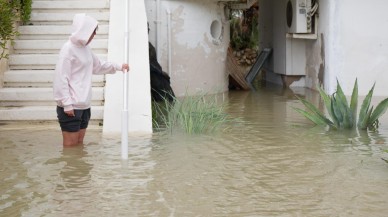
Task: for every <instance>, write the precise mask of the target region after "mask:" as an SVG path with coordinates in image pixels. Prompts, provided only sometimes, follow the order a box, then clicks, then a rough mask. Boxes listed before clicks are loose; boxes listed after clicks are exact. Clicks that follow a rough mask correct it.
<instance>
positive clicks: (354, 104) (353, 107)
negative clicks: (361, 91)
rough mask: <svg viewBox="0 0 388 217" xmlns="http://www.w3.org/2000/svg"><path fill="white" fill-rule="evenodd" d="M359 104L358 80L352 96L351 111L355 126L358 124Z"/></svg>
mask: <svg viewBox="0 0 388 217" xmlns="http://www.w3.org/2000/svg"><path fill="white" fill-rule="evenodd" d="M357 106H358V82H357V79H356V81H355V82H354V87H353V92H352V98H351V99H350V111H351V112H352V118H353V126H356V124H357Z"/></svg>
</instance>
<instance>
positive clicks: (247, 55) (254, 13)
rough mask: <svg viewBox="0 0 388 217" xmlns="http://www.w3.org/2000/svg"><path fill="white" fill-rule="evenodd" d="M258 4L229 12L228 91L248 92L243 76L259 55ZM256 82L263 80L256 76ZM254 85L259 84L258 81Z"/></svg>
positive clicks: (248, 87)
mask: <svg viewBox="0 0 388 217" xmlns="http://www.w3.org/2000/svg"><path fill="white" fill-rule="evenodd" d="M259 50H260V47H259V3H258V1H256V2H255V3H254V4H253V5H251V6H250V7H248V8H244V9H242V8H233V6H232V7H231V11H230V45H229V48H228V58H227V67H228V71H229V89H230V90H249V89H250V88H251V87H250V84H248V83H247V82H246V80H245V76H246V75H247V73H248V72H249V70H250V69H251V68H252V66H253V65H254V64H255V62H256V59H257V58H258V55H259ZM257 79H258V80H263V78H262V77H261V76H257ZM255 83H261V82H260V81H258V82H255Z"/></svg>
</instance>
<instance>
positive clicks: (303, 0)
mask: <svg viewBox="0 0 388 217" xmlns="http://www.w3.org/2000/svg"><path fill="white" fill-rule="evenodd" d="M310 11H311V0H288V2H287V10H286V16H287V27H288V30H287V32H288V33H311V29H312V25H311V16H310Z"/></svg>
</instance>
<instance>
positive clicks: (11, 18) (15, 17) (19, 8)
mask: <svg viewBox="0 0 388 217" xmlns="http://www.w3.org/2000/svg"><path fill="white" fill-rule="evenodd" d="M31 5H32V0H0V47H1V53H0V59H2V58H7V57H8V53H7V44H8V42H9V41H10V42H11V43H12V42H13V40H14V39H15V37H16V36H17V35H18V32H17V30H16V29H15V23H16V22H21V23H22V24H25V23H27V22H28V21H29V19H30V14H31Z"/></svg>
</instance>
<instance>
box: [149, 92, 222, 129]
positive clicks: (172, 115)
mask: <svg viewBox="0 0 388 217" xmlns="http://www.w3.org/2000/svg"><path fill="white" fill-rule="evenodd" d="M224 109H225V105H224V104H220V103H218V102H217V98H216V96H215V95H214V96H209V95H207V94H201V95H197V96H186V97H184V98H181V99H178V98H177V97H173V101H171V102H170V101H168V100H167V99H165V100H163V101H162V102H153V105H152V111H153V124H154V128H157V129H167V130H170V131H171V132H172V131H173V130H174V129H177V128H178V129H182V130H183V131H184V132H185V133H187V134H202V133H211V132H214V131H215V130H217V129H218V128H219V127H220V126H221V125H222V124H224V123H226V122H228V115H226V114H225V112H224Z"/></svg>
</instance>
